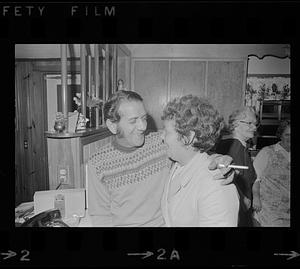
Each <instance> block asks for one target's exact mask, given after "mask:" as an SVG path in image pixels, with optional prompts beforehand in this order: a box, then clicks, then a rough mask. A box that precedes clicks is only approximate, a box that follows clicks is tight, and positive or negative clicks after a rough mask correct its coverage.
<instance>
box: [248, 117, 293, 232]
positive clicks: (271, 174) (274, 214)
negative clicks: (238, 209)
mask: <svg viewBox="0 0 300 269" xmlns="http://www.w3.org/2000/svg"><path fill="white" fill-rule="evenodd" d="M290 133H291V129H290V121H282V122H281V123H280V125H279V127H278V130H277V137H278V138H279V139H280V141H279V142H278V143H276V144H274V145H271V146H267V147H264V148H262V149H261V150H260V152H259V153H258V154H257V156H256V158H255V159H254V163H253V164H254V168H255V170H256V173H257V180H256V181H255V183H254V186H253V209H254V210H255V213H254V217H255V219H256V220H257V221H258V222H259V223H260V225H261V226H274V227H289V226H290V166H291V162H290V158H291V157H290V147H291V144H290Z"/></svg>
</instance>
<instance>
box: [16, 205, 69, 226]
mask: <svg viewBox="0 0 300 269" xmlns="http://www.w3.org/2000/svg"><path fill="white" fill-rule="evenodd" d="M21 227H69V226H68V225H67V224H66V223H64V222H63V221H62V218H61V213H60V211H59V209H50V210H46V211H43V212H41V213H39V214H37V215H36V216H34V217H32V218H30V219H28V220H26V221H25V222H24V223H23V224H22V225H21Z"/></svg>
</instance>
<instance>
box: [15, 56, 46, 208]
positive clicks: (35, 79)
mask: <svg viewBox="0 0 300 269" xmlns="http://www.w3.org/2000/svg"><path fill="white" fill-rule="evenodd" d="M15 93H16V115H15V116H16V124H15V126H16V127H15V153H16V154H15V171H16V172H15V176H16V178H15V191H16V193H15V196H16V200H15V203H16V205H17V204H19V203H21V202H28V201H32V200H33V195H34V192H36V191H39V190H47V189H48V172H47V152H46V140H45V135H44V133H45V130H46V123H47V106H46V102H45V101H46V98H45V83H44V79H43V74H42V73H41V72H38V71H33V64H32V63H30V62H17V63H16V73H15Z"/></svg>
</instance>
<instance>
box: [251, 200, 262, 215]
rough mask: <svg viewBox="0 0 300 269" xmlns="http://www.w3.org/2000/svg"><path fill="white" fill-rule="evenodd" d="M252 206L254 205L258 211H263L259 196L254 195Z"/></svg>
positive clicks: (254, 208)
mask: <svg viewBox="0 0 300 269" xmlns="http://www.w3.org/2000/svg"><path fill="white" fill-rule="evenodd" d="M252 207H253V210H254V211H256V212H259V211H261V208H262V205H261V201H260V199H259V198H258V197H253V203H252Z"/></svg>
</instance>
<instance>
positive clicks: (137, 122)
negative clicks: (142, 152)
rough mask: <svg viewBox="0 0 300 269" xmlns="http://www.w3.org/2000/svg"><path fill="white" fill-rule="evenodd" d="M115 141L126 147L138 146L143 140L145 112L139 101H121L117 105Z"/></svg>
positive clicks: (145, 126)
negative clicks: (117, 115) (117, 116)
mask: <svg viewBox="0 0 300 269" xmlns="http://www.w3.org/2000/svg"><path fill="white" fill-rule="evenodd" d="M119 114H120V116H121V119H120V121H119V122H118V123H117V131H118V132H117V142H118V143H119V144H120V145H122V146H124V147H128V148H132V147H140V146H142V145H143V144H144V141H145V131H146V128H147V113H146V110H145V107H144V104H143V102H141V101H123V102H122V103H121V105H120V107H119Z"/></svg>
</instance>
